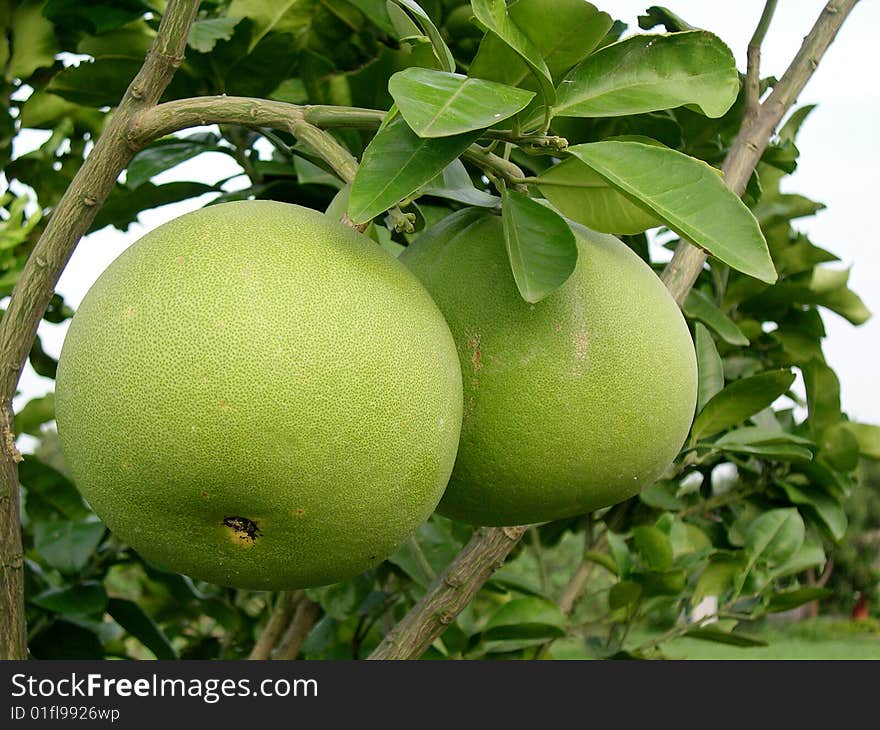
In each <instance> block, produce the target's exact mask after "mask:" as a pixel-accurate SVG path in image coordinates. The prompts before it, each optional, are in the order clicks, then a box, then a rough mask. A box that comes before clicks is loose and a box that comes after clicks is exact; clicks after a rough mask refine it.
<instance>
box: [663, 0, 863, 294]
mask: <svg viewBox="0 0 880 730" xmlns="http://www.w3.org/2000/svg"><path fill="white" fill-rule="evenodd" d="M857 2H858V0H831V1H830V2H829V3H828V4H827V5H826V6H825V8H824V9H823V10H822V12H821V14H820V15H819V18H818V20H816V23H815V24H814V25H813V28H812V29H811V30H810V32H809V33H808V34H807V36H806V37H805V38H804V41H803V43H802V44H801V47H800V50H799V51H798V52H797V54H796V55H795V57H794V59H793V60H792V62H791V64H789V66H788V69H787V70H786V71H785V73H784V74H783V75H782V78H781V79H779V82H778V83H777V84H776V86H775V87H774V88H773V93H771V94H770V96H769V97H768V98H767V100H766V101H765V102H764V103H762V104H761V105H760V107H759V109H758V113H757V114H756V115H755V116H754V118H753V119H752V121H751V124H748V125H743V126H742V128H741V129H740V132H739V134H738V135H737V138H736V140H735V141H734V143H733V146H732V147H731V148H730V151H729V152H728V153H727V157H726V158H725V160H724V164H723V165H722V167H721V170H722V172H723V173H724V180H725V182H726V183H727V185H728V187H730V189H731V190H733V191H734V192H735V193H736V194H737V195H742V194H743V192H744V191H745V188H746V184H747V183H748V181H749V178H750V177H751V175H752V172H754V170H755V167H756V166H757V164H758V161H759V160H760V159H761V155H762V154H763V152H764V150H765V149H766V147H767V145H768V144H769V142H770V136H771V135H772V134H773V131H774V130H775V129H776V127H777V125H778V124H779V122H780V121H781V120H782V117H784V116H785V114H786V112H787V111H788V110H789V109H790V108H791V105H792V104H794V102H795V99H797V96H798V94H800V93H801V91H802V90H803V88H804V86H805V85H806V83H807V81H809V79H810V77H811V76H812V75H813V72H814V71H815V70H816V68H817V66H818V65H819V61H820V60H821V58H822V56H823V55H824V54H825V51H827V50H828V46H830V45H831V42H832V41H833V40H834V38H835V36H836V35H837V31H839V30H840V27H841V26H842V25H843V22H844V21H845V20H846V18H847V16H848V15H849V14H850V12H851V11H852V9H853V8H854V7H855V5H856V3H857ZM707 258H708V255H707V254H706V252H705V251H703V250H702V249H699V248H696V247H695V246H692V245H691V244H690V243H688V242H687V241H682V242H681V243H679V244H678V247H677V248H676V249H675V254H674V255H673V257H672V260H671V261H670V262H669V264H667V266H666V268H665V269H664V270H663V275H662V279H663V283H664V284H666V286H667V288H668V289H669V291H670V293H671V294H672V296H673V297H674V298H675V300H676V301H677V302H678V303H679V304H681V303H682V302H683V301H684V299H685V297H686V296H687V294H688V292H689V291H690V290H691V287H692V286H693V285H694V282H695V281H696V280H697V277H698V276H699V275H700V272H701V271H702V270H703V264H704V263H706V259H707Z"/></svg>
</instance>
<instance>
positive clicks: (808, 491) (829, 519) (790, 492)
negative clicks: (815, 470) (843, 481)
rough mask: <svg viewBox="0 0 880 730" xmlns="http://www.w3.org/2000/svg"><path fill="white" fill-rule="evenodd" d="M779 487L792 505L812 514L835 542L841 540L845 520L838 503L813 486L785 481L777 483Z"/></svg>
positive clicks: (841, 506)
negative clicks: (801, 485)
mask: <svg viewBox="0 0 880 730" xmlns="http://www.w3.org/2000/svg"><path fill="white" fill-rule="evenodd" d="M779 486H780V487H782V489H783V490H784V491H785V494H786V496H787V497H788V498H789V499H790V500H791V501H792V503H794V504H797V505H801V506H802V507H805V508H806V509H807V510H809V511H810V512H811V513H812V514H814V515H815V516H816V519H817V520H818V522H819V523H820V524H821V525H822V526H823V527H824V528H825V529H826V530H827V531H828V534H829V535H831V538H832V539H833V540H834V541H835V542H840V541H841V540H842V539H843V536H844V535H845V534H846V526H847V518H846V511H845V510H844V508H843V505H841V504H840V502H838V501H837V500H836V499H834V498H833V497H831V496H830V495H829V494H828V493H827V492H825V491H824V490H823V489H822V488H821V487H816V486H813V485H804V486H803V487H799V486H796V485H794V484H791V483H790V482H786V481H781V482H779Z"/></svg>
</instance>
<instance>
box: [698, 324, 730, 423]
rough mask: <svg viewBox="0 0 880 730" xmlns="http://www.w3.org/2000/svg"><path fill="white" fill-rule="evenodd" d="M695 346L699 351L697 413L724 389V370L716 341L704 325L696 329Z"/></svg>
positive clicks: (699, 325)
mask: <svg viewBox="0 0 880 730" xmlns="http://www.w3.org/2000/svg"><path fill="white" fill-rule="evenodd" d="M694 335H695V337H694V344H695V346H696V351H697V373H698V376H699V380H698V386H697V413H699V412H700V411H702V410H703V407H704V406H705V405H706V403H708V402H709V401H710V400H711V399H712V398H714V397H715V396H716V395H717V394H718V393H720V392H721V390H722V389H723V388H724V368H723V367H722V365H721V356H720V355H719V354H718V348H716V347H715V340H714V339H712V335H710V334H709V330H707V329H706V328H705V327H704V326H703V325H702V324H700V323H699V322H697V325H696V327H695V328H694Z"/></svg>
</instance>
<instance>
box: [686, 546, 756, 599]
mask: <svg viewBox="0 0 880 730" xmlns="http://www.w3.org/2000/svg"><path fill="white" fill-rule="evenodd" d="M745 567H746V562H745V560H744V559H743V558H742V557H740V556H731V555H718V556H714V557H713V558H712V559H711V561H710V563H709V564H708V565H707V566H706V568H705V569H704V570H703V572H702V573H701V574H700V577H699V579H698V580H697V584H696V586H695V587H694V595H693V598H692V599H691V605H696V604H698V603H699V602H700V601H702V600H703V599H704V598H706V597H707V596H723V595H724V594H725V593H727V592H728V591H729V590H730V589H731V588H732V587H733V585H734V583H735V581H736V579H737V577H738V576H739V575H740V574H741V573H742V571H743V569H744V568H745Z"/></svg>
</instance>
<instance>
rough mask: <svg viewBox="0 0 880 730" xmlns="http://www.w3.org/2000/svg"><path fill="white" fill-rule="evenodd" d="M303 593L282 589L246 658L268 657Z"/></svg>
mask: <svg viewBox="0 0 880 730" xmlns="http://www.w3.org/2000/svg"><path fill="white" fill-rule="evenodd" d="M304 596H305V594H304V593H303V592H302V591H284V592H283V593H281V595H279V596H278V599H277V600H276V601H275V607H274V608H273V609H272V612H271V613H270V614H269V620H268V621H267V622H266V626H265V628H264V629H263V631H262V633H261V634H260V637H259V638H258V639H257V643H256V644H254V648H253V649H251V653H250V655H249V656H248V659H253V660H262V659H268V658H269V657H270V656H271V654H272V650H273V649H274V648H275V645H276V644H277V643H278V640H279V639H280V638H281V634H283V633H284V629H285V628H286V627H287V625H288V623H290V619H291V617H292V616H293V614H294V611H295V610H296V608H297V606H298V605H299V603H300V601H301V600H302V599H303V597H304Z"/></svg>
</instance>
